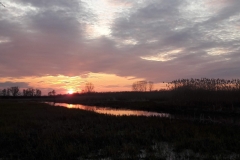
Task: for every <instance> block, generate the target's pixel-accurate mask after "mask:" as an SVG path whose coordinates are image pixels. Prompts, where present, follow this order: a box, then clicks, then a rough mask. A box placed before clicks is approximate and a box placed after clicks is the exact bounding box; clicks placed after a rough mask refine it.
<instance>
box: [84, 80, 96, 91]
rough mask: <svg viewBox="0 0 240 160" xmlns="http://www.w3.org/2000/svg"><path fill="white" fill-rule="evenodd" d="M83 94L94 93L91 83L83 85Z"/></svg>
mask: <svg viewBox="0 0 240 160" xmlns="http://www.w3.org/2000/svg"><path fill="white" fill-rule="evenodd" d="M84 92H86V93H91V92H94V85H93V83H91V82H87V83H86V84H85V89H84Z"/></svg>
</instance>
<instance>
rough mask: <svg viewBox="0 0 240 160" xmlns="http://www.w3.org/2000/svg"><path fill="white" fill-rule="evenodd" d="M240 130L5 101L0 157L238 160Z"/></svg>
mask: <svg viewBox="0 0 240 160" xmlns="http://www.w3.org/2000/svg"><path fill="white" fill-rule="evenodd" d="M239 135H240V128H239V127H237V126H231V127H229V126H227V125H216V124H208V123H201V122H199V121H193V122H189V121H184V120H171V119H164V118H158V117H133V116H129V117H128V116H122V117H115V116H107V115H100V114H97V113H93V112H88V111H82V110H77V109H67V108H63V107H53V106H49V105H47V104H42V103H35V102H26V101H25V102H24V103H21V101H20V102H12V101H7V100H4V101H3V100H2V101H0V159H2V160H4V159H14V160H16V159H75V160H76V159H101V158H111V159H140V158H143V159H171V158H175V159H181V158H189V159H230V157H232V158H233V159H238V158H240V157H239V154H240V136H239Z"/></svg>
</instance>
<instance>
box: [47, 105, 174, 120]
mask: <svg viewBox="0 0 240 160" xmlns="http://www.w3.org/2000/svg"><path fill="white" fill-rule="evenodd" d="M46 103H47V104H50V105H54V106H62V107H66V108H77V109H82V110H87V111H93V112H96V113H100V114H109V115H115V116H147V117H149V116H157V117H170V114H168V113H157V112H147V111H140V110H130V109H121V108H120V109H116V108H110V107H96V106H87V105H82V104H68V103H53V102H46Z"/></svg>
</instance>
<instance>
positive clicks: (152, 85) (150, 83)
mask: <svg viewBox="0 0 240 160" xmlns="http://www.w3.org/2000/svg"><path fill="white" fill-rule="evenodd" d="M153 88H154V84H153V82H151V81H149V82H148V90H149V91H150V92H151V91H153Z"/></svg>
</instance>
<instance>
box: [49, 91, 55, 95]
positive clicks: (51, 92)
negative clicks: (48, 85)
mask: <svg viewBox="0 0 240 160" xmlns="http://www.w3.org/2000/svg"><path fill="white" fill-rule="evenodd" d="M55 95H56V91H55V90H52V91H50V92H48V96H55Z"/></svg>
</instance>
